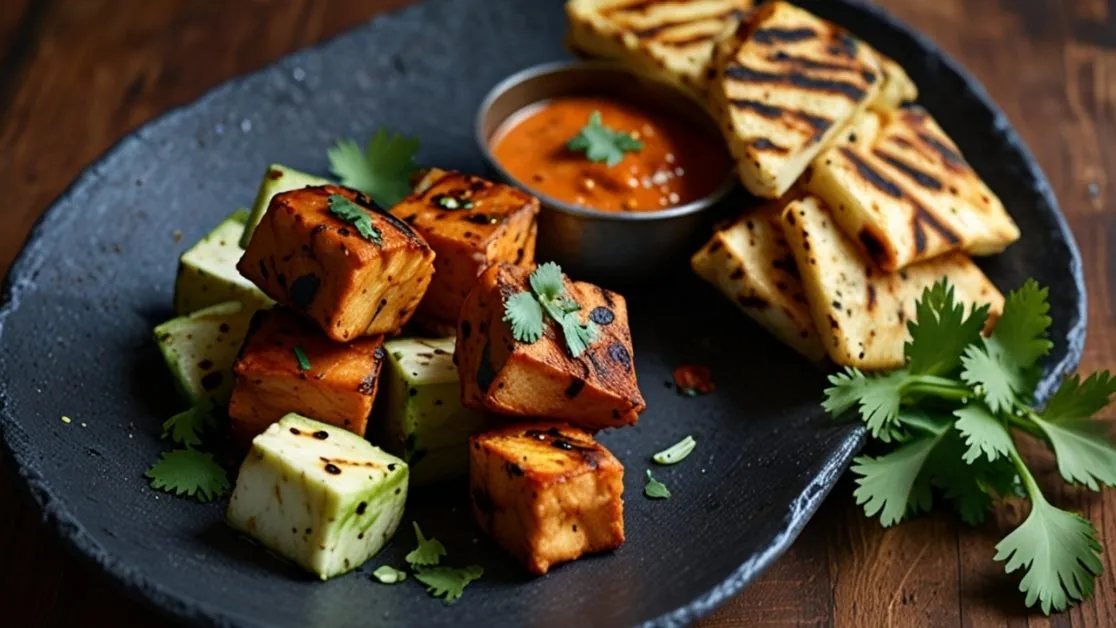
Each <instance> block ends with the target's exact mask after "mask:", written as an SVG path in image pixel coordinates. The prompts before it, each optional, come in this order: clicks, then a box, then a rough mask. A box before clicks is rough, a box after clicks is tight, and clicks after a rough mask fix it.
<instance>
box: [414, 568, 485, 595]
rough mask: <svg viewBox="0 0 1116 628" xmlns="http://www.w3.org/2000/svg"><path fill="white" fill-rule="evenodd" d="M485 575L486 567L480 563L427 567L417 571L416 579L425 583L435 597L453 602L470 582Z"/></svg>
mask: <svg viewBox="0 0 1116 628" xmlns="http://www.w3.org/2000/svg"><path fill="white" fill-rule="evenodd" d="M483 575H484V568H483V567H481V566H480V565H469V566H468V567H462V568H455V567H427V568H425V569H419V570H418V571H416V572H415V580H418V581H419V582H421V583H423V584H425V585H426V590H427V591H429V592H430V594H431V595H433V596H434V597H440V598H443V599H444V600H445V601H446V602H447V603H452V602H454V601H456V600H457V599H458V598H460V597H461V594H462V593H464V591H465V587H466V586H468V584H469V583H470V582H472V581H474V580H476V579H477V578H480V577H481V576H483Z"/></svg>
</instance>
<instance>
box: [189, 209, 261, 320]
mask: <svg viewBox="0 0 1116 628" xmlns="http://www.w3.org/2000/svg"><path fill="white" fill-rule="evenodd" d="M247 220H248V214H247V212H245V211H243V210H241V211H239V212H236V213H234V214H233V215H231V216H229V217H228V218H226V219H225V220H224V221H222V222H221V224H219V225H217V228H215V229H214V230H213V231H211V232H209V234H208V235H206V236H205V237H204V238H202V239H201V240H200V241H199V242H198V243H197V244H195V245H194V246H192V247H190V248H189V249H188V250H187V251H186V252H185V253H183V254H182V257H180V258H178V277H176V278H175V280H174V309H175V311H176V312H178V313H179V314H189V313H190V312H196V311H198V310H200V309H202V308H206V307H209V306H211V305H217V304H218V303H225V302H227V301H239V302H240V303H241V304H243V305H244V307H245V309H247V310H251V311H252V312H254V311H256V310H258V309H260V308H265V307H271V305H272V301H271V299H269V298H267V296H266V295H264V293H262V292H260V289H259V288H257V287H256V286H255V285H253V284H252V282H251V281H248V280H247V279H245V278H244V277H243V276H242V275H241V274H240V273H239V272H237V270H236V263H237V262H238V261H239V260H240V256H241V254H242V253H244V250H243V249H241V248H240V236H241V235H243V234H244V225H245V222H246V221H247ZM249 315H250V312H249Z"/></svg>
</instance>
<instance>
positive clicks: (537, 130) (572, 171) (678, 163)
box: [492, 96, 731, 212]
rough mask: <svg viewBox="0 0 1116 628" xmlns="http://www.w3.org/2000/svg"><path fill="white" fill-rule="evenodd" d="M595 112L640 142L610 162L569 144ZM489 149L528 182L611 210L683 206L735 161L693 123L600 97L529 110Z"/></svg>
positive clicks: (577, 202) (558, 195)
mask: <svg viewBox="0 0 1116 628" xmlns="http://www.w3.org/2000/svg"><path fill="white" fill-rule="evenodd" d="M595 111H599V112H600V115H601V122H602V123H603V124H604V126H606V127H608V128H610V129H613V130H615V131H620V132H625V133H629V134H631V136H632V137H634V138H636V139H638V140H640V141H641V142H642V143H643V147H642V148H641V149H640V150H637V151H633V152H628V153H625V154H624V158H623V160H621V161H620V162H619V163H617V164H616V165H614V166H611V167H610V166H609V165H608V164H606V163H593V162H591V161H589V159H588V158H587V157H586V155H585V153H584V152H580V151H572V150H570V149H569V148H567V147H566V143H567V142H568V141H569V140H570V139H572V138H573V137H574V136H576V135H577V134H578V132H579V131H581V129H582V128H583V127H584V126H585V125H586V124H588V122H589V117H590V116H591V115H592V114H593V112H595ZM492 152H493V155H494V157H495V158H496V161H497V162H499V163H500V165H501V166H503V168H504V170H505V171H506V172H507V173H508V174H510V175H511V176H512V177H513V178H514V179H516V180H517V181H519V183H520V184H522V185H523V186H525V187H527V188H530V189H532V190H534V191H535V192H537V193H539V194H542V195H544V196H548V197H550V198H553V199H555V200H559V201H564V202H566V203H570V204H572V205H578V206H582V207H587V208H591V209H596V210H600V211H607V212H621V211H636V212H638V211H655V210H659V209H666V208H668V207H676V206H679V205H685V204H687V203H690V202H693V201H695V200H698V199H700V198H702V197H704V196H706V195H707V194H710V193H711V192H713V191H714V190H716V189H717V188H718V187H719V186H720V185H721V184H722V183H724V181H725V178H726V177H727V176H728V174H729V168H730V167H731V162H730V160H729V155H728V151H727V150H726V149H725V147H724V144H723V142H722V140H721V138H719V137H717V136H715V135H714V134H712V133H710V132H709V131H706V130H705V129H703V128H701V127H700V126H699V125H697V124H695V123H694V122H692V121H690V120H687V119H683V118H680V117H676V116H671V115H669V114H667V113H663V112H658V111H655V110H651V109H646V108H644V107H641V106H639V105H638V104H635V103H630V102H626V101H623V100H617V99H613V98H605V97H595V96H569V97H563V98H555V99H552V100H546V101H542V102H540V103H536V104H534V105H531V106H529V107H526V108H524V109H523V110H522V111H520V112H518V113H517V114H515V115H514V116H512V117H511V118H509V119H508V121H507V122H505V123H504V124H503V125H502V126H501V127H500V129H498V130H497V132H496V135H495V137H494V140H493V143H492Z"/></svg>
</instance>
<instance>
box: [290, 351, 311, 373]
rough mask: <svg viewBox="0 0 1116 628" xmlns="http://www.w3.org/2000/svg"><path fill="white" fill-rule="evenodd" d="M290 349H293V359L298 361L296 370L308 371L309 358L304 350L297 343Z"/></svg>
mask: <svg viewBox="0 0 1116 628" xmlns="http://www.w3.org/2000/svg"><path fill="white" fill-rule="evenodd" d="M291 350H292V351H294V355H295V360H297V361H298V370H300V371H309V370H310V358H308V357H306V350H305V349H303V348H302V347H300V346H298V345H295V346H294V347H293V348H292V349H291Z"/></svg>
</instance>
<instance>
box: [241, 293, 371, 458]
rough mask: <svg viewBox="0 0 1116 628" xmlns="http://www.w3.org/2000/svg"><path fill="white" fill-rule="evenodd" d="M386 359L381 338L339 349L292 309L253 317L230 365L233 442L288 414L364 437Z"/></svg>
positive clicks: (359, 341)
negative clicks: (231, 365) (232, 376)
mask: <svg viewBox="0 0 1116 628" xmlns="http://www.w3.org/2000/svg"><path fill="white" fill-rule="evenodd" d="M384 355H385V354H384V347H383V341H382V337H381V336H374V337H369V338H358V339H356V340H354V341H353V342H351V343H348V344H342V343H339V342H337V341H335V340H332V339H330V338H329V337H327V336H326V335H325V334H323V333H322V330H320V329H318V327H317V326H316V325H314V323H313V322H311V321H309V320H307V319H305V318H303V317H302V316H299V315H298V314H296V313H295V312H292V311H290V310H286V309H283V308H275V309H272V310H266V311H262V312H259V313H257V314H256V316H255V317H254V318H253V320H252V325H251V330H250V331H249V334H248V338H247V340H245V342H244V347H243V348H242V349H241V351H240V356H239V357H238V358H237V361H236V365H235V366H234V367H233V371H234V372H235V373H236V386H235V388H233V393H232V399H231V400H230V401H229V417H230V418H231V419H232V435H233V438H234V440H235V441H236V442H238V443H240V444H245V445H246V444H247V443H248V442H249V441H250V440H252V438H254V437H255V436H256V435H257V434H259V433H261V432H263V431H264V430H265V429H267V426H269V425H271V424H272V423H274V422H275V421H278V420H279V419H280V418H282V417H283V416H284V415H286V414H288V413H290V412H295V413H298V414H302V415H305V416H308V417H312V418H314V419H316V420H318V421H322V422H324V423H328V424H330V425H336V426H337V427H340V428H344V429H346V430H349V431H351V432H353V433H355V434H359V435H361V436H363V435H364V432H365V428H366V427H367V425H368V417H369V414H370V413H371V412H372V404H373V401H374V400H375V398H376V386H377V381H378V379H377V378H378V377H379V374H380V368H381V367H382V366H383V363H384Z"/></svg>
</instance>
